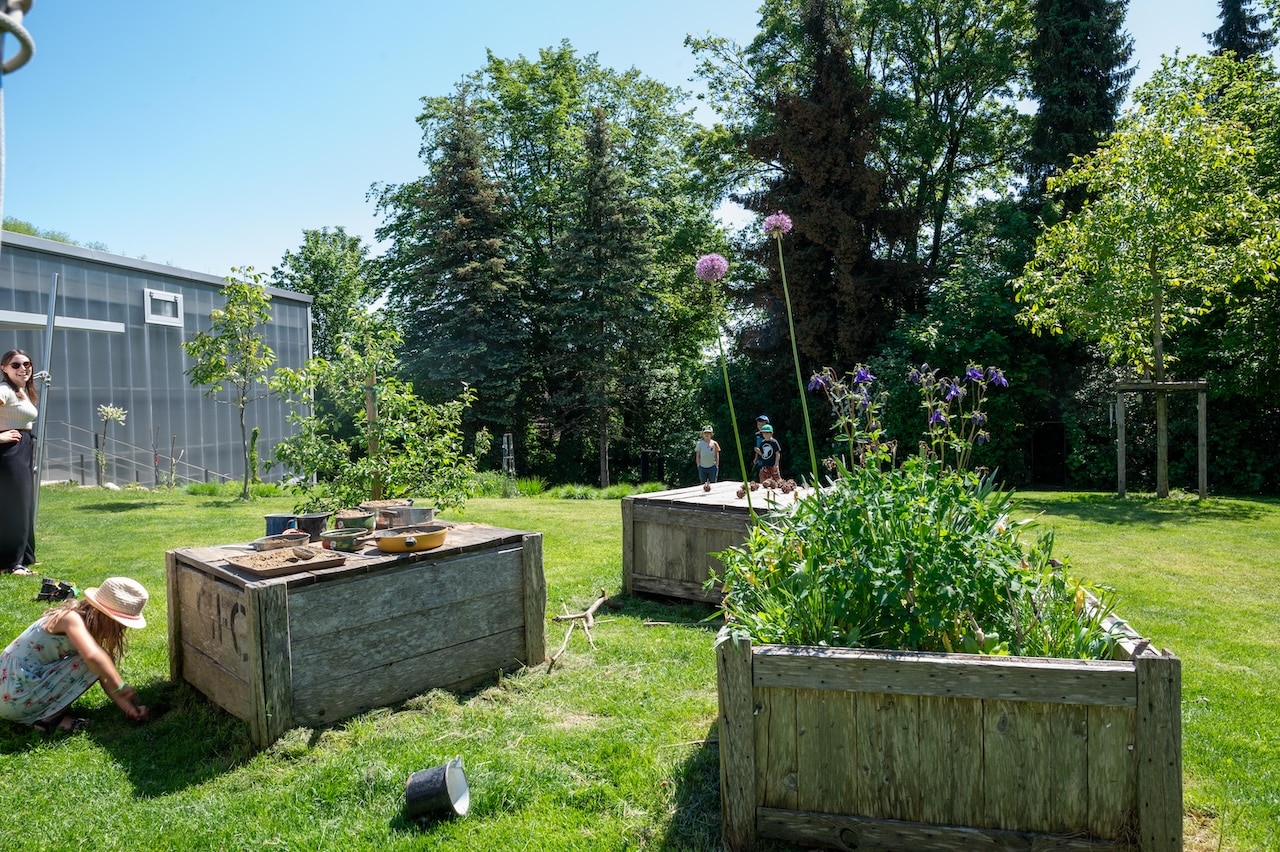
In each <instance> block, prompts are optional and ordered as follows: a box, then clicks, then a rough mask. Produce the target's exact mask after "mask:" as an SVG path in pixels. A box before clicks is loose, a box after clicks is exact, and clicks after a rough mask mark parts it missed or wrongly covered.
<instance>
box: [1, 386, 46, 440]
mask: <svg viewBox="0 0 1280 852" xmlns="http://www.w3.org/2000/svg"><path fill="white" fill-rule="evenodd" d="M39 414H40V410H39V409H37V408H36V404H35V403H34V402H32V401H31V400H30V399H27V398H26V397H23V398H22V399H19V398H18V392H17V391H15V390H14V389H13V386H12V385H10V384H9V383H8V382H6V381H4V380H2V379H0V432H8V431H9V430H10V429H30V428H31V427H32V426H33V425H35V422H36V417H37V416H38V415H39Z"/></svg>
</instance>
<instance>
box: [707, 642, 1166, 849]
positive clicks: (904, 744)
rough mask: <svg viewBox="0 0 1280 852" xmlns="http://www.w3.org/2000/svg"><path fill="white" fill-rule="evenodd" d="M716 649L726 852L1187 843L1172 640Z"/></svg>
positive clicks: (737, 645) (730, 645)
mask: <svg viewBox="0 0 1280 852" xmlns="http://www.w3.org/2000/svg"><path fill="white" fill-rule="evenodd" d="M1138 647H1143V645H1142V644H1139V645H1138V646H1136V647H1135V645H1134V643H1132V642H1130V643H1127V644H1126V645H1125V647H1122V649H1121V652H1120V653H1122V654H1128V653H1130V652H1131V651H1136V650H1137V648H1138ZM716 657H717V666H718V668H717V680H718V686H719V699H720V720H719V721H720V767H721V807H722V818H723V840H724V845H725V848H726V849H729V850H749V849H752V848H754V846H755V843H756V838H776V839H782V840H787V841H790V842H792V843H799V844H801V845H813V846H822V847H829V848H836V849H859V850H890V849H913V850H949V852H954V850H962V849H980V848H981V849H987V848H990V849H1005V850H1014V849H1041V848H1043V849H1049V848H1052V849H1063V850H1085V849H1092V850H1099V849H1104V850H1117V852H1118V851H1119V850H1143V852H1172V850H1180V849H1181V848H1182V775H1181V773H1182V753H1181V720H1180V716H1179V714H1180V712H1181V708H1180V692H1181V683H1180V674H1179V672H1180V663H1179V660H1178V658H1177V657H1175V656H1173V655H1172V654H1170V653H1169V652H1167V651H1166V652H1164V653H1162V654H1157V653H1155V652H1154V651H1151V650H1147V649H1144V650H1141V651H1138V652H1137V653H1136V654H1135V655H1134V656H1133V657H1132V658H1131V659H1122V660H1104V661H1097V660H1061V659H1035V658H1028V657H988V656H978V655H966V654H932V653H915V652H892V651H870V650H865V649H843V648H817V647H792V646H781V645H754V646H753V645H752V644H751V643H750V642H749V641H747V640H737V641H734V640H733V639H731V638H730V637H729V633H728V629H727V628H726V629H725V630H723V631H722V632H721V634H720V636H719V637H718V639H717V644H716Z"/></svg>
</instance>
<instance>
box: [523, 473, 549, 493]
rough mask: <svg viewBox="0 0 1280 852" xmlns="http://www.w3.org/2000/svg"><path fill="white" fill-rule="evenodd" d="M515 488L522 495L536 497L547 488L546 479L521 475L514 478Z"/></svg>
mask: <svg viewBox="0 0 1280 852" xmlns="http://www.w3.org/2000/svg"><path fill="white" fill-rule="evenodd" d="M516 490H517V491H518V492H520V496H522V497H537V496H538V495H539V494H541V493H543V492H544V491H546V490H547V481H546V480H545V479H543V478H542V477H541V476H522V477H520V478H519V479H517V480H516Z"/></svg>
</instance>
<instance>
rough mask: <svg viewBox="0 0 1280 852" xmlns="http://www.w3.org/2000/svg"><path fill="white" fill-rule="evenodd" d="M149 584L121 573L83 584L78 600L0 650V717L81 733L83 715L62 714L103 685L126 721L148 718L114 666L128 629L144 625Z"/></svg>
mask: <svg viewBox="0 0 1280 852" xmlns="http://www.w3.org/2000/svg"><path fill="white" fill-rule="evenodd" d="M146 602H147V590H146V589H144V588H143V587H142V586H141V585H140V584H139V583H137V582H135V581H133V580H130V579H128V578H126V577H108V578H107V579H106V580H103V581H102V585H101V586H99V587H97V588H90V589H85V591H84V598H83V599H82V600H69V601H67V602H66V603H64V604H62V605H61V606H58V607H54V608H53V609H50V610H47V611H46V612H45V613H44V615H42V616H40V618H39V619H37V620H36V621H35V623H33V624H32V625H31V626H30V627H28V628H27V629H26V630H24V631H23V632H22V635H21V636H19V637H18V638H17V639H14V640H13V641H12V642H11V643H9V647H8V648H5V649H4V653H3V654H0V718H4V719H8V720H10V721H12V722H20V723H22V724H26V725H31V726H33V727H34V728H35V729H36V730H38V731H44V732H46V733H47V732H51V731H78V730H80V729H81V728H83V727H84V725H85V724H86V721H85V720H84V719H77V718H73V717H71V716H69V715H68V714H67V708H69V707H70V706H71V702H73V701H75V700H76V699H77V698H79V697H80V696H81V695H83V694H84V693H85V691H86V690H88V688H89V687H91V686H93V685H94V683H99V684H101V685H102V691H103V692H105V693H106V694H107V695H108V696H109V697H110V698H111V700H112V701H114V702H115V703H116V706H118V707H119V708H120V709H121V710H122V711H124V714H125V715H126V716H128V717H129V718H130V719H134V720H138V721H140V720H143V719H146V718H147V708H146V707H143V706H142V705H140V704H137V703H136V702H135V701H134V698H135V693H134V689H133V687H132V686H129V684H127V683H125V682H124V678H122V677H121V676H120V673H119V671H117V670H116V664H117V663H119V662H120V658H121V657H122V656H124V651H125V635H124V631H125V628H128V627H146V626H147V621H146V619H145V618H143V617H142V607H143V606H144V605H145V604H146Z"/></svg>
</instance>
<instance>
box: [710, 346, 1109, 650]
mask: <svg viewBox="0 0 1280 852" xmlns="http://www.w3.org/2000/svg"><path fill="white" fill-rule="evenodd" d="M993 376H1000V373H999V371H995V372H994V374H993V373H992V372H991V371H983V370H982V369H981V368H972V367H971V368H970V372H969V373H968V374H966V378H965V379H964V380H963V382H965V383H967V384H969V385H970V386H969V387H968V388H966V387H964V385H962V383H961V382H962V380H958V379H942V380H938V379H937V377H936V376H934V375H933V374H932V373H930V372H929V371H928V369H927V367H926V368H925V369H924V370H923V371H913V378H914V379H915V381H916V383H917V384H920V385H921V388H922V391H923V395H924V399H925V407H926V409H927V410H928V412H929V439H928V440H927V441H925V442H923V443H922V444H921V451H920V453H919V454H917V455H913V456H911V457H910V458H908V459H907V460H906V461H905V462H903V463H902V464H901V465H900V466H899V465H895V464H893V462H892V459H893V452H894V446H893V444H892V442H888V441H886V440H884V438H883V436H882V434H881V431H880V428H879V419H878V401H877V398H876V397H875V396H874V395H872V394H871V393H870V392H869V391H868V388H869V385H870V383H871V381H873V380H874V378H875V377H874V376H871V375H870V373H869V372H867V371H865V370H864V369H861V368H860V369H859V372H858V373H857V374H856V375H855V376H854V377H853V381H852V382H848V383H846V382H844V381H842V380H840V379H838V378H837V377H835V376H834V374H833V373H831V372H830V371H825V372H824V374H820V376H815V377H814V381H813V382H811V383H810V387H811V388H813V389H815V390H816V389H822V390H824V391H825V392H826V393H827V394H828V395H829V397H830V398H831V401H832V404H833V407H834V408H835V410H836V414H837V419H838V420H839V421H840V425H839V429H840V439H841V443H842V444H843V445H844V450H845V452H846V453H847V456H846V457H847V458H849V459H851V460H852V462H853V463H852V464H851V465H849V466H846V464H845V462H844V461H843V460H835V459H833V460H830V461H829V462H828V466H829V468H831V469H834V470H835V471H836V478H835V479H834V480H833V481H832V482H831V485H830V487H828V488H826V489H822V490H820V491H817V492H814V493H812V494H810V495H809V496H807V497H805V498H803V499H801V500H799V501H798V502H797V503H796V504H795V505H794V507H793V508H792V509H791V510H789V511H786V512H780V513H777V514H774V515H770V516H769V517H767V518H765V519H763V520H762V521H761V522H760V523H758V524H756V525H754V526H753V527H752V528H751V530H750V531H749V533H748V535H747V539H746V542H745V544H744V545H743V546H742V547H740V548H732V549H730V550H728V551H725V552H723V553H721V554H720V558H721V561H722V564H723V573H722V574H721V575H720V576H719V577H715V578H713V581H714V580H719V581H720V582H722V583H723V584H724V588H725V598H724V610H725V614H726V616H727V617H728V618H729V620H730V622H731V623H732V624H733V625H734V629H735V630H739V631H742V632H745V633H746V634H747V635H749V636H750V637H751V639H752V640H753V641H756V642H768V643H778V644H799V645H832V646H841V647H869V648H889V649H900V650H915V651H954V652H960V651H965V652H969V653H988V654H1018V655H1030V656H1065V657H1088V658H1106V657H1109V656H1110V654H1111V651H1112V647H1113V644H1114V641H1113V637H1112V635H1111V634H1110V633H1109V632H1108V630H1106V629H1104V628H1103V627H1102V621H1103V619H1104V618H1105V617H1106V616H1107V615H1109V614H1110V612H1111V610H1112V608H1113V605H1114V603H1113V600H1112V598H1111V595H1110V593H1109V590H1106V589H1102V588H1097V587H1090V586H1086V585H1084V584H1083V583H1082V582H1080V581H1079V580H1072V579H1069V578H1068V576H1067V573H1066V570H1067V568H1066V565H1065V564H1063V563H1062V562H1059V561H1058V560H1055V559H1054V558H1053V556H1052V550H1053V536H1052V534H1046V535H1043V536H1040V537H1039V538H1037V539H1036V540H1035V541H1034V542H1032V543H1030V544H1028V543H1026V542H1024V541H1023V540H1022V539H1021V537H1020V536H1019V535H1018V531H1017V529H1016V526H1015V525H1014V524H1012V523H1011V522H1010V520H1009V514H1010V512H1011V510H1012V505H1013V494H1012V492H1007V491H1004V490H1001V489H999V488H997V487H996V486H995V484H994V482H993V480H992V479H991V477H990V476H989V475H986V474H981V475H980V474H979V473H977V472H974V471H970V470H966V469H965V464H966V462H967V461H968V459H969V450H970V449H971V445H972V443H974V442H975V441H981V440H984V439H985V435H986V433H985V429H984V427H985V425H986V418H985V416H983V415H982V413H981V411H980V403H981V400H982V393H983V391H984V390H985V389H986V383H988V382H990V381H991V380H992V378H993ZM966 398H967V399H968V403H966ZM948 461H950V462H951V463H953V464H954V466H950V465H948ZM1091 596H1092V597H1093V598H1094V599H1096V600H1097V601H1098V603H1097V605H1090V603H1089V600H1090V597H1091Z"/></svg>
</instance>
